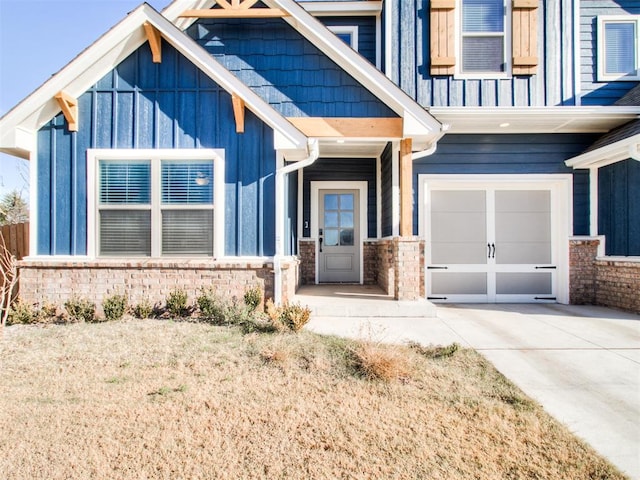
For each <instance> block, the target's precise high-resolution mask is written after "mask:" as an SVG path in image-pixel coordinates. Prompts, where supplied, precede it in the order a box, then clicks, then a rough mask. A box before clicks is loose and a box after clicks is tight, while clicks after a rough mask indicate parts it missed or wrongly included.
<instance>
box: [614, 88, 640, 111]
mask: <svg viewBox="0 0 640 480" xmlns="http://www.w3.org/2000/svg"><path fill="white" fill-rule="evenodd" d="M614 105H620V106H627V107H640V82H638V84H637V85H636V86H635V87H633V88H632V89H631V90H629V91H628V92H627V93H625V94H624V96H623V97H622V98H621V99H620V100H618V101H617V102H616V103H614Z"/></svg>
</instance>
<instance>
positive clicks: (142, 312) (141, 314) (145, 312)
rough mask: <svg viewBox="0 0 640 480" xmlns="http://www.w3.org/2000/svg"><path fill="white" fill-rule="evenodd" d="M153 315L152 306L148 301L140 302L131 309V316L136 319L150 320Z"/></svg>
mask: <svg viewBox="0 0 640 480" xmlns="http://www.w3.org/2000/svg"><path fill="white" fill-rule="evenodd" d="M152 315H153V305H151V302H149V300H146V299H145V300H142V301H141V302H140V303H138V304H137V305H136V306H135V307H133V316H134V317H136V318H151V316H152Z"/></svg>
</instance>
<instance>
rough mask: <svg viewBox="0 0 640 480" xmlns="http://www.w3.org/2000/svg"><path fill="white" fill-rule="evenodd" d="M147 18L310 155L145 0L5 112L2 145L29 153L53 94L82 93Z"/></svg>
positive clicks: (137, 36)
mask: <svg viewBox="0 0 640 480" xmlns="http://www.w3.org/2000/svg"><path fill="white" fill-rule="evenodd" d="M145 22H148V23H150V24H151V25H153V26H154V27H155V28H156V29H157V30H158V31H159V32H160V34H161V35H162V38H163V40H164V41H167V42H169V43H170V44H171V45H172V46H173V47H174V48H175V49H176V50H178V51H179V52H180V53H181V54H182V55H184V56H185V57H186V58H187V59H188V60H189V61H191V62H192V63H193V64H194V65H196V66H197V67H198V68H199V69H200V70H201V71H202V72H203V73H205V74H206V75H207V76H209V77H210V78H211V79H212V80H214V81H215V82H216V83H217V84H218V85H220V87H221V88H223V89H224V90H226V91H227V92H229V93H230V94H235V95H236V96H238V97H239V98H241V99H242V100H243V101H244V102H245V105H246V107H247V108H248V109H249V110H251V111H252V112H253V113H254V114H255V115H256V116H257V117H258V118H260V119H261V120H262V121H264V122H265V123H266V124H268V125H269V126H271V127H272V128H273V129H274V132H275V135H276V140H275V141H276V148H277V149H279V150H281V151H283V153H284V154H285V156H286V157H287V159H289V160H297V159H300V158H303V157H306V156H307V152H308V138H307V137H306V136H305V135H304V134H303V133H302V132H300V130H298V129H297V128H296V127H294V126H293V125H292V124H291V123H290V122H288V121H287V120H286V118H285V117H283V116H282V115H281V114H280V113H278V112H277V111H276V110H275V109H274V108H273V107H271V106H270V105H269V104H268V103H267V102H265V101H264V100H263V99H262V98H260V97H259V96H258V95H257V94H256V93H254V92H253V91H252V90H251V89H250V88H249V87H247V86H246V85H245V84H243V83H242V82H241V81H240V80H238V79H237V78H236V77H235V76H234V75H233V74H232V73H231V72H229V71H228V70H227V69H226V68H224V67H223V66H222V65H221V64H220V63H219V62H217V61H216V60H215V59H214V58H213V57H212V56H211V55H209V53H207V52H206V51H205V50H204V49H203V48H202V47H200V46H199V45H198V44H197V43H196V42H195V41H194V40H193V39H191V38H190V37H189V36H188V35H186V34H185V33H183V32H182V31H181V30H180V29H179V28H177V27H176V26H175V25H173V24H172V23H171V22H170V21H168V20H167V18H165V17H163V16H162V15H161V14H160V13H158V12H157V11H156V10H155V9H154V8H153V7H151V6H150V5H148V4H146V3H145V4H142V5H140V6H139V7H138V8H137V9H135V10H134V11H133V12H131V13H130V14H129V15H128V16H127V17H126V18H124V19H123V20H122V21H121V22H120V23H118V24H117V25H116V26H115V27H113V28H112V29H111V30H109V31H108V32H107V33H106V34H104V35H103V36H102V37H100V39H98V40H97V41H96V42H95V43H93V44H92V45H91V46H90V47H88V48H87V49H86V50H84V51H83V52H82V53H80V54H79V55H78V56H77V57H76V58H75V59H73V60H72V61H71V62H70V63H69V64H67V66H65V67H64V68H63V69H62V70H60V71H59V72H58V73H56V74H55V75H53V76H52V77H51V78H50V79H49V80H47V81H46V82H45V83H44V84H43V85H42V86H40V87H39V88H38V89H37V90H36V91H35V92H33V93H32V94H31V95H29V96H28V97H27V98H25V99H24V100H23V101H22V102H21V103H19V104H18V105H17V106H16V107H14V108H13V109H12V110H10V111H9V112H8V113H7V114H6V115H5V116H3V117H2V118H0V151H2V152H5V153H9V154H12V155H15V156H19V157H22V158H27V159H28V158H29V154H30V152H33V151H34V149H35V136H36V132H37V130H38V129H39V128H40V127H42V126H43V125H44V124H46V123H47V122H48V121H50V120H51V119H52V118H53V117H54V116H56V115H57V114H58V113H60V110H61V109H60V106H59V105H58V103H57V101H56V100H55V99H54V96H55V95H56V94H57V93H58V92H61V91H64V92H65V93H66V94H68V95H71V96H72V97H78V96H79V95H81V94H82V93H84V92H85V91H86V90H88V89H89V88H90V87H91V86H92V85H94V84H95V83H96V82H97V81H98V80H100V79H101V78H102V77H103V76H104V75H106V74H107V73H108V72H109V71H111V70H112V69H113V68H115V66H117V65H118V64H119V63H120V62H121V61H123V60H124V59H125V58H127V57H128V56H129V55H131V54H132V53H133V52H134V51H135V50H136V49H138V48H139V47H140V46H141V45H142V44H144V43H145V42H146V41H147V37H146V34H145V30H144V24H145Z"/></svg>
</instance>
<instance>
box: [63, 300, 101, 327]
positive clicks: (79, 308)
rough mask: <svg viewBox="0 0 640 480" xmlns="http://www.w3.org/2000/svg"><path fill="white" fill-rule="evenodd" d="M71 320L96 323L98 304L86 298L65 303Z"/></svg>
mask: <svg viewBox="0 0 640 480" xmlns="http://www.w3.org/2000/svg"><path fill="white" fill-rule="evenodd" d="M64 308H65V309H66V310H67V313H68V314H69V318H71V320H73V321H74V322H89V323H90V322H95V321H96V304H95V303H93V302H91V301H90V300H87V299H84V298H77V297H74V298H71V299H69V300H67V301H66V302H64Z"/></svg>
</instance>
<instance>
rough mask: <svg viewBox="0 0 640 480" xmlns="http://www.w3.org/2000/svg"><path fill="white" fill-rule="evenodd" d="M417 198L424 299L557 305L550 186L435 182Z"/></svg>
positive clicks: (554, 219) (555, 211)
mask: <svg viewBox="0 0 640 480" xmlns="http://www.w3.org/2000/svg"><path fill="white" fill-rule="evenodd" d="M516 187H517V188H516ZM425 197H426V198H425V199H424V200H425V202H424V203H425V207H426V219H425V220H426V222H425V224H426V232H425V233H426V237H427V251H426V256H425V258H426V262H427V275H426V279H425V280H426V283H427V288H426V291H427V298H428V299H429V300H432V301H436V302H478V303H486V302H555V301H556V300H557V298H558V294H557V285H558V251H557V249H558V242H557V241H554V238H557V232H556V231H554V230H556V229H557V224H558V219H557V217H558V210H559V208H558V205H557V203H558V201H559V199H558V198H557V195H556V193H555V192H554V189H553V187H552V186H549V185H548V184H545V183H543V182H535V183H526V184H524V183H522V182H516V183H514V182H507V181H505V182H496V183H491V184H487V183H478V184H471V185H470V184H468V183H462V182H458V183H456V182H444V183H442V182H436V183H432V184H431V185H429V186H428V188H426V189H425ZM554 203H556V205H554Z"/></svg>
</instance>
